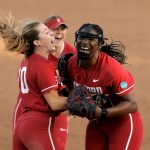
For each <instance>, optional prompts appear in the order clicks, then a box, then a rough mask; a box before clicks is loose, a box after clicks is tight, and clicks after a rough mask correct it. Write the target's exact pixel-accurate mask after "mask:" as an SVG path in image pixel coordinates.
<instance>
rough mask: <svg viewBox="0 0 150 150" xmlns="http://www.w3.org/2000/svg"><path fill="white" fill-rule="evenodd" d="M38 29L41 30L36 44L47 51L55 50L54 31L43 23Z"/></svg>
mask: <svg viewBox="0 0 150 150" xmlns="http://www.w3.org/2000/svg"><path fill="white" fill-rule="evenodd" d="M36 29H37V30H38V32H39V39H38V40H35V41H34V43H35V45H36V46H38V47H40V48H42V49H45V50H47V51H53V50H55V43H54V34H53V31H51V30H49V29H48V28H47V27H46V26H45V25H44V24H43V23H41V24H39V26H37V28H36Z"/></svg>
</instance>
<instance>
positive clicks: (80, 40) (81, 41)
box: [76, 28, 100, 56]
mask: <svg viewBox="0 0 150 150" xmlns="http://www.w3.org/2000/svg"><path fill="white" fill-rule="evenodd" d="M80 32H81V33H83V34H79V35H77V41H76V49H77V50H78V52H82V53H83V54H85V55H89V56H92V55H93V54H94V53H95V52H96V51H97V50H99V46H100V44H99V40H98V38H96V37H94V36H92V35H97V32H96V31H95V30H94V29H91V30H89V29H87V28H84V29H82V30H81V31H80Z"/></svg>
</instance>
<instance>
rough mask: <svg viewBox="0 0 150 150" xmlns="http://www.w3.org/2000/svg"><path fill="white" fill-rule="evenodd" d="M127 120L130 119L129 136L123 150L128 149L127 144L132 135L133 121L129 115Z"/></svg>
mask: <svg viewBox="0 0 150 150" xmlns="http://www.w3.org/2000/svg"><path fill="white" fill-rule="evenodd" d="M129 118H130V134H129V138H128V141H127V144H126V147H125V150H128V148H129V143H130V140H131V136H132V133H133V119H132V115H131V114H129Z"/></svg>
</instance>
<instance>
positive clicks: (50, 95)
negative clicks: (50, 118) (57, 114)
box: [43, 90, 67, 111]
mask: <svg viewBox="0 0 150 150" xmlns="http://www.w3.org/2000/svg"><path fill="white" fill-rule="evenodd" d="M43 95H44V97H45V99H46V101H47V103H48V104H49V106H50V107H51V109H52V110H53V111H59V110H61V111H63V110H66V109H67V105H66V104H67V98H66V97H63V96H59V95H58V91H57V90H49V91H47V92H46V93H44V94H43Z"/></svg>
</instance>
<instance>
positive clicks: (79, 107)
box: [67, 86, 112, 119]
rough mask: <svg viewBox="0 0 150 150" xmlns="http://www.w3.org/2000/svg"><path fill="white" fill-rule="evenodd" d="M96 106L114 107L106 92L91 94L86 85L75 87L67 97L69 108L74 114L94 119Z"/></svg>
mask: <svg viewBox="0 0 150 150" xmlns="http://www.w3.org/2000/svg"><path fill="white" fill-rule="evenodd" d="M96 106H99V107H101V108H109V107H112V102H111V100H110V99H109V98H108V97H107V96H105V95H104V94H98V95H91V94H90V93H89V91H88V90H87V88H86V87H85V86H78V87H75V88H74V89H73V90H72V91H71V92H70V94H69V96H68V99H67V108H68V111H69V112H70V113H71V114H72V115H76V116H80V117H86V118H88V119H94V117H95V109H96Z"/></svg>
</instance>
